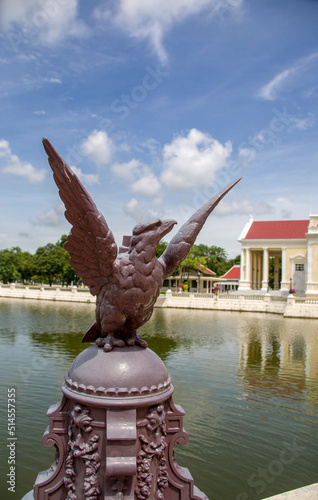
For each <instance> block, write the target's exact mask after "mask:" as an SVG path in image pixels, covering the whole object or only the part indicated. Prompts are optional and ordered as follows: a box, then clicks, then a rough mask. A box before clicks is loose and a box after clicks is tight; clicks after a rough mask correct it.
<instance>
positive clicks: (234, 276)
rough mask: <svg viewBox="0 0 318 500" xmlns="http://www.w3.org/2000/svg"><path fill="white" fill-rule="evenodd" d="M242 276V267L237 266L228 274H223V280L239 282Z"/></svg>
mask: <svg viewBox="0 0 318 500" xmlns="http://www.w3.org/2000/svg"><path fill="white" fill-rule="evenodd" d="M240 276H241V266H239V265H236V266H233V267H231V269H229V270H228V272H227V273H225V274H223V276H221V278H223V279H228V280H239V279H240Z"/></svg>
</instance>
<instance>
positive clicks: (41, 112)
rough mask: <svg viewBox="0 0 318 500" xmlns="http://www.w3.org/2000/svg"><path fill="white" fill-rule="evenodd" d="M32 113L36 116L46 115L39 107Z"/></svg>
mask: <svg viewBox="0 0 318 500" xmlns="http://www.w3.org/2000/svg"><path fill="white" fill-rule="evenodd" d="M33 113H34V114H35V115H37V116H44V115H46V111H44V110H43V109H39V110H38V111H33Z"/></svg>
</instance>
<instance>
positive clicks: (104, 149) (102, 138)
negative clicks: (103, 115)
mask: <svg viewBox="0 0 318 500" xmlns="http://www.w3.org/2000/svg"><path fill="white" fill-rule="evenodd" d="M80 148H81V151H82V154H83V155H84V156H87V157H88V158H89V159H90V160H91V161H93V162H94V163H95V164H96V165H97V166H99V167H100V166H103V165H107V164H108V163H110V162H111V158H112V154H113V152H114V150H115V146H114V143H113V141H112V139H111V138H110V137H109V136H108V135H107V132H104V131H103V130H94V131H93V132H92V133H91V135H89V136H88V138H87V139H85V141H83V142H82V144H81V146H80Z"/></svg>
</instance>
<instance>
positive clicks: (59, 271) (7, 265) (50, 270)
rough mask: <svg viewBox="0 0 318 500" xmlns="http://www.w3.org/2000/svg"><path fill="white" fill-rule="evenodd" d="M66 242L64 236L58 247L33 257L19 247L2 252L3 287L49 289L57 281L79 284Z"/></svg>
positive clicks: (0, 276) (41, 250)
mask: <svg viewBox="0 0 318 500" xmlns="http://www.w3.org/2000/svg"><path fill="white" fill-rule="evenodd" d="M66 238H67V235H66V234H64V235H63V236H62V237H61V238H60V239H59V240H58V241H57V242H56V243H48V244H47V245H45V246H44V247H39V248H38V249H37V250H36V252H35V253H34V254H31V253H30V252H24V251H22V250H21V248H20V247H13V248H11V249H5V250H0V280H1V281H2V282H3V283H9V282H14V281H22V282H24V283H28V282H31V281H35V282H37V281H40V282H42V283H46V282H48V283H49V284H50V286H51V285H52V283H53V282H54V281H57V280H59V281H60V282H61V283H63V284H64V283H65V284H69V283H71V282H72V281H73V282H76V280H77V276H76V274H75V271H74V269H73V267H72V266H71V265H70V255H69V253H68V252H67V251H66V250H65V249H64V248H63V245H64V243H65V241H66Z"/></svg>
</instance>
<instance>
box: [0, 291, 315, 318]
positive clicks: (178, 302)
mask: <svg viewBox="0 0 318 500" xmlns="http://www.w3.org/2000/svg"><path fill="white" fill-rule="evenodd" d="M0 297H8V298H19V299H34V300H52V301H59V302H87V303H95V301H96V297H93V296H92V295H91V294H90V292H89V289H88V288H87V287H76V286H72V287H56V286H52V287H49V286H32V287H30V286H21V285H15V284H14V283H11V284H10V285H1V286H0ZM155 307H168V308H177V309H211V310H218V311H241V312H244V311H245V312H265V313H272V314H281V315H283V316H284V317H286V318H312V319H318V299H306V298H304V297H295V296H293V295H288V296H280V295H274V294H271V293H266V294H257V293H251V294H249V295H248V294H238V293H236V294H234V293H224V294H207V293H184V292H182V293H178V292H171V291H170V290H167V291H166V293H165V294H161V295H160V296H159V297H158V299H157V302H156V304H155Z"/></svg>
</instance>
